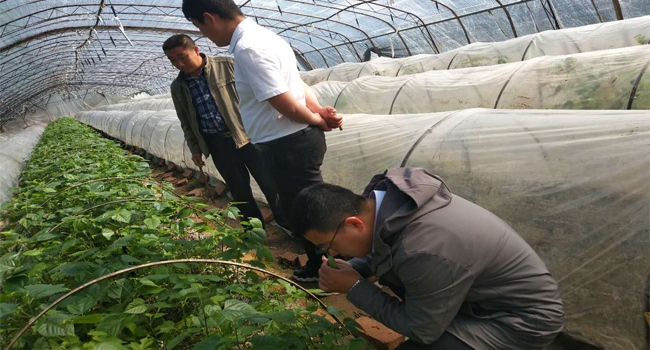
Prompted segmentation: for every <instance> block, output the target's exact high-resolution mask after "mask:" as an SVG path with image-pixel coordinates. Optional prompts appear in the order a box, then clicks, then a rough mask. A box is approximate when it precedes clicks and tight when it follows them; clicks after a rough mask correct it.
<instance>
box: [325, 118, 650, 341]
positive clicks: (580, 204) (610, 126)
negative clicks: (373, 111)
mask: <svg viewBox="0 0 650 350" xmlns="http://www.w3.org/2000/svg"><path fill="white" fill-rule="evenodd" d="M326 135H327V146H328V152H327V154H326V157H325V161H324V164H323V167H322V169H323V177H324V178H325V181H327V182H332V183H335V184H338V185H342V186H345V187H348V188H350V189H352V190H354V191H355V192H356V193H361V192H362V191H363V189H364V187H365V185H366V184H367V183H368V181H369V180H370V178H371V177H372V176H373V175H374V174H377V173H381V172H383V171H384V170H385V169H386V168H390V167H399V166H413V167H422V168H425V169H427V170H429V171H431V172H432V173H434V174H439V175H441V176H442V178H443V179H444V180H445V181H446V182H447V184H448V185H449V187H450V189H451V191H452V192H453V193H455V194H458V195H460V196H462V197H465V198H466V199H468V200H470V201H473V202H475V203H477V204H479V205H481V206H483V207H485V208H487V209H488V210H490V211H492V212H494V213H495V214H496V215H498V216H499V217H501V218H502V219H504V220H505V221H506V222H508V223H509V224H510V225H512V226H513V227H514V228H515V229H516V230H517V232H519V233H520V234H521V235H522V236H523V237H524V238H525V239H526V241H527V242H529V243H530V244H531V245H532V246H533V247H534V248H535V250H536V251H537V252H538V253H539V254H540V256H541V257H542V258H543V260H544V261H545V262H546V263H547V265H548V266H549V268H550V269H551V271H552V272H553V274H554V276H555V277H556V278H557V280H558V282H559V284H560V288H561V293H562V299H563V301H564V305H565V312H566V331H567V332H568V333H569V334H572V335H574V336H576V337H579V338H582V339H586V340H587V341H589V342H590V343H593V344H596V345H599V346H602V347H604V348H606V349H620V350H630V349H638V350H641V349H643V348H644V344H645V341H644V338H645V336H646V328H647V325H646V324H645V322H644V320H643V317H642V314H643V311H644V283H645V280H646V277H647V274H648V266H650V260H649V257H648V229H649V226H650V225H649V221H648V220H649V218H648V212H649V210H650V205H649V204H650V198H649V196H648V192H649V191H650V188H649V184H650V172H649V169H650V145H649V143H648V140H649V137H650V118H649V117H648V114H647V111H540V110H526V111H517V110H486V109H471V110H465V111H459V112H443V113H437V114H421V115H392V116H375V115H351V116H348V118H347V120H346V127H345V128H344V130H343V132H330V133H327V134H326Z"/></svg>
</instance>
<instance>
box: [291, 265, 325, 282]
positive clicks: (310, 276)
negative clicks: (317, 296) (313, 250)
mask: <svg viewBox="0 0 650 350" xmlns="http://www.w3.org/2000/svg"><path fill="white" fill-rule="evenodd" d="M291 277H292V278H293V279H294V280H296V281H298V282H318V269H314V268H311V267H309V266H305V267H301V268H299V269H297V270H293V276H291Z"/></svg>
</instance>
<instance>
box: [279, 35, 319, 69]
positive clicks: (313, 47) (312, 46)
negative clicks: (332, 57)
mask: <svg viewBox="0 0 650 350" xmlns="http://www.w3.org/2000/svg"><path fill="white" fill-rule="evenodd" d="M283 36H284V37H285V38H287V39H292V40H296V41H299V42H301V43H303V44H305V45H308V46H311V48H312V49H314V50H316V51H318V54H319V55H320V57H322V58H323V62H325V65H326V66H327V68H329V67H330V65H329V63H327V58H325V55H323V53H322V52H320V50H319V49H317V48H316V47H315V46H314V45H311V44H309V43H307V42H305V41H303V40H300V39H297V38H292V37H289V36H286V35H283ZM289 46H291V48H292V49H294V50H295V49H296V48H295V47H293V45H289ZM303 57H304V54H303Z"/></svg>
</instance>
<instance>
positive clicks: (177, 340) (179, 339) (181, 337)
mask: <svg viewBox="0 0 650 350" xmlns="http://www.w3.org/2000/svg"><path fill="white" fill-rule="evenodd" d="M190 335H192V333H191V332H183V333H181V334H179V335H177V336H176V338H174V339H172V340H171V341H170V342H169V344H167V349H169V350H172V349H174V347H176V345H178V344H180V343H181V342H182V341H183V340H185V339H187V337H189V336H190Z"/></svg>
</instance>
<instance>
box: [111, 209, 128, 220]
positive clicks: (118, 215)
mask: <svg viewBox="0 0 650 350" xmlns="http://www.w3.org/2000/svg"><path fill="white" fill-rule="evenodd" d="M131 214H133V213H132V212H130V211H128V210H126V209H120V210H118V211H117V212H115V214H114V215H112V216H111V219H113V220H115V221H117V222H122V223H125V224H128V223H129V222H131Z"/></svg>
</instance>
